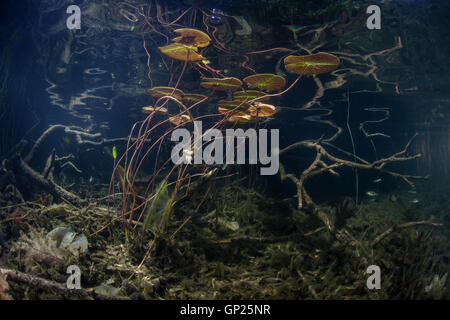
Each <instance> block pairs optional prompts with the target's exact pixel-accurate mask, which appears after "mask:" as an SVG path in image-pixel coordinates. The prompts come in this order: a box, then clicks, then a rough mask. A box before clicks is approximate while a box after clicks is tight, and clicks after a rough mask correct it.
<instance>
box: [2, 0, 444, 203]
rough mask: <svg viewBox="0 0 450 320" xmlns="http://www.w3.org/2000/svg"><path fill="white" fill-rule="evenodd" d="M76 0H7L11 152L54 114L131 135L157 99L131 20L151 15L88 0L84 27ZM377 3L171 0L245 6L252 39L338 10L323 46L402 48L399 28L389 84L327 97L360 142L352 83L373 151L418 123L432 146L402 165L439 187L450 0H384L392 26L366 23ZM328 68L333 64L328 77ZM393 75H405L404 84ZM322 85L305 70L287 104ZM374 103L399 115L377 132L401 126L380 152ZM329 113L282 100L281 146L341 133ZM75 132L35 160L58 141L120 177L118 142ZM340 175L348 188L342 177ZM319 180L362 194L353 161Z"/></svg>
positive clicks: (387, 66) (288, 190) (257, 45)
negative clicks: (326, 117) (104, 144)
mask: <svg viewBox="0 0 450 320" xmlns="http://www.w3.org/2000/svg"><path fill="white" fill-rule="evenodd" d="M130 3H132V4H134V5H136V4H139V3H140V2H139V1H132V2H130ZM152 3H153V1H152ZM70 4H72V2H69V1H37V0H36V1H12V0H8V1H3V2H2V4H1V6H2V10H1V13H0V18H1V26H0V28H1V29H0V35H1V37H0V41H1V59H2V60H1V61H2V64H1V66H2V69H1V74H2V75H3V77H2V82H1V83H2V91H1V101H0V103H1V106H2V118H1V119H0V120H1V123H2V126H1V134H2V139H1V153H2V154H5V153H7V151H8V150H9V149H10V148H11V147H12V146H14V145H15V144H16V143H18V142H19V141H20V140H21V139H23V138H26V139H27V140H30V141H31V142H32V141H34V140H35V139H36V138H37V137H39V135H40V134H41V133H42V132H43V131H44V130H45V129H46V128H48V126H49V125H51V124H64V125H74V126H79V127H80V128H83V129H84V130H87V131H90V132H100V133H102V135H103V136H104V137H107V138H115V137H125V136H127V135H128V134H129V132H130V128H131V126H132V125H133V123H134V122H136V121H137V120H142V119H143V115H142V114H141V113H140V108H141V107H142V106H145V105H148V104H150V103H151V100H150V98H149V96H148V95H146V93H145V91H146V89H148V88H149V87H150V86H151V83H150V81H149V79H148V78H147V72H148V69H147V65H146V64H147V55H146V53H145V50H144V49H143V44H142V42H143V37H142V35H141V34H140V33H139V32H137V30H136V31H132V29H131V28H132V26H138V25H139V23H141V22H142V18H141V17H139V16H137V19H138V21H137V22H136V23H132V22H130V21H129V20H127V19H126V18H124V16H123V15H122V14H121V13H120V9H126V10H128V11H130V12H132V10H131V8H130V6H128V5H127V4H126V3H125V2H119V1H110V2H108V3H103V2H101V1H83V2H81V1H80V2H79V3H77V5H79V6H80V7H81V12H82V28H81V30H77V31H69V30H68V29H67V28H66V26H65V20H66V18H67V16H68V15H67V14H66V12H65V10H66V8H67V6H68V5H70ZM368 4H371V2H366V1H225V0H222V1H169V2H164V6H165V7H164V8H165V9H166V10H169V11H170V12H175V13H177V12H182V10H185V9H187V8H189V7H190V6H196V7H199V8H201V9H203V10H210V9H212V8H219V9H221V10H223V11H224V12H226V14H228V15H241V16H244V17H245V18H246V20H247V21H248V22H249V24H250V25H251V26H252V27H253V29H254V30H253V33H252V35H251V36H250V37H249V38H248V39H246V40H242V39H240V40H239V39H238V40H239V41H241V42H240V43H241V45H248V46H249V48H251V49H252V50H262V49H267V48H271V47H274V46H277V47H278V46H284V47H289V46H291V47H292V34H291V33H290V32H289V31H288V30H287V29H286V28H285V27H283V26H284V25H286V24H299V25H315V26H320V25H323V24H325V23H327V22H329V21H332V20H334V19H336V18H338V19H339V21H338V22H337V23H336V24H335V26H334V27H333V28H330V30H327V31H326V35H325V39H326V41H327V44H326V45H325V46H324V47H322V48H321V50H323V51H329V52H333V51H338V52H339V51H345V52H354V53H357V54H361V55H367V54H369V53H370V52H377V51H379V50H383V49H388V48H390V47H393V46H394V44H395V40H394V39H395V37H401V39H402V44H403V48H402V49H401V50H398V51H393V52H392V53H391V54H387V55H381V56H376V57H375V58H374V61H375V62H376V66H377V76H378V77H379V79H378V80H381V84H380V81H377V80H376V79H374V78H371V77H361V76H356V75H349V76H348V77H346V78H345V79H346V81H347V82H346V83H345V84H344V85H343V86H341V87H340V88H338V89H333V90H328V91H326V93H325V95H324V97H323V98H321V99H320V104H321V105H322V106H323V107H329V108H331V109H332V110H333V111H334V113H333V115H332V116H331V117H330V119H332V120H333V121H334V122H335V123H336V124H337V125H339V126H340V127H342V128H343V130H344V131H343V133H342V134H341V136H340V137H339V138H338V139H337V140H336V142H335V144H336V145H338V146H339V147H340V148H342V149H345V150H347V151H351V150H352V146H351V141H350V137H349V133H348V130H347V127H346V117H347V101H346V94H347V91H348V92H350V103H351V109H350V123H349V125H350V128H351V130H352V133H353V137H354V141H355V148H356V153H357V155H358V156H361V157H363V158H366V159H367V160H370V161H373V160H375V159H376V157H383V156H387V155H390V154H392V153H394V152H397V151H400V150H401V149H402V148H403V147H404V145H405V144H406V142H407V141H408V140H409V139H410V137H411V136H412V135H413V134H414V133H416V132H417V133H419V137H418V139H417V141H416V143H415V144H414V145H413V147H412V150H411V152H413V151H420V152H425V153H426V154H425V155H424V157H423V158H422V159H421V160H419V161H413V162H410V163H401V164H399V165H395V166H393V167H392V168H395V169H398V170H399V171H400V172H410V173H417V174H431V178H432V179H433V180H432V181H433V183H434V184H435V185H436V186H438V185H448V179H449V171H448V163H449V160H450V155H449V148H450V143H449V139H450V135H449V120H450V111H449V104H450V94H449V92H450V85H449V83H450V82H449V76H448V74H449V73H448V72H449V71H450V70H449V69H450V67H449V66H450V63H449V62H450V58H449V57H450V45H449V43H450V41H449V40H450V35H449V28H448V18H450V11H449V2H448V1H437V0H436V1H431V0H430V1H425V0H422V1H420V0H416V1H412V0H405V1H401V0H398V1H385V2H383V3H381V4H380V6H381V8H382V29H381V30H367V28H365V25H364V22H365V19H366V17H367V14H366V13H365V8H366V7H367V5H368ZM230 24H231V26H232V28H234V29H235V30H236V29H238V28H239V26H238V25H236V23H235V22H230ZM200 26H201V25H199V26H198V27H200ZM256 26H257V27H256ZM155 39H156V40H155V41H156V42H155V43H149V51H150V53H151V55H152V60H151V66H152V70H153V71H152V72H153V73H152V80H153V81H154V82H155V84H158V85H165V84H166V82H167V74H165V73H164V70H163V69H162V68H161V66H160V63H161V59H160V58H159V57H158V54H157V49H156V46H157V45H162V44H163V42H164V41H163V39H162V38H157V37H156V38H155ZM158 41H159V42H158ZM245 41H247V43H246V42H245ZM230 46H233V43H231V44H230ZM244 49H245V48H244ZM252 50H248V51H252ZM279 56H280V55H279ZM279 56H276V55H273V56H272V57H270V59H268V60H267V61H265V60H264V58H262V57H255V58H254V60H253V61H252V62H253V67H254V68H255V69H256V70H257V72H274V61H276V59H277V58H278V57H279ZM208 58H210V60H211V61H212V63H213V64H214V67H217V68H224V67H227V65H226V63H224V64H223V65H221V64H220V61H228V60H227V57H223V56H220V55H219V54H217V55H215V54H213V53H211V56H210V57H208ZM229 60H230V59H229ZM231 60H232V59H231ZM361 62H362V63H366V62H367V61H361ZM343 66H344V67H347V68H356V69H358V68H361V69H358V70H363V71H364V70H367V66H360V65H352V64H351V63H349V62H348V61H343ZM234 72H236V73H237V72H242V71H237V69H236V70H235V69H230V73H231V74H230V75H233V76H245V75H249V74H248V73H247V74H236V73H234ZM233 73H234V74H233ZM287 77H288V82H289V83H290V82H292V81H293V80H294V79H295V75H289V74H288V75H287ZM327 77H328V76H327V75H324V79H327ZM196 80H197V79H196V74H195V72H190V73H187V74H186V78H185V81H184V82H183V83H182V85H183V86H186V87H189V86H190V85H191V84H190V83H189V82H190V81H191V82H192V83H195V81H196ZM392 83H395V84H396V85H397V87H398V88H399V90H400V93H398V92H396V89H395V85H393V84H392ZM377 84H380V86H381V88H382V91H381V92H366V93H356V92H357V91H361V90H369V91H374V90H376V86H377ZM314 90H315V85H314V82H313V81H312V80H311V79H310V78H306V77H305V79H302V80H301V82H300V84H298V85H297V86H296V87H295V88H294V89H293V90H292V91H290V92H289V93H287V94H286V95H285V96H283V97H282V98H279V99H276V100H275V101H276V103H277V105H278V106H282V107H289V108H298V107H301V106H302V105H304V104H305V103H307V102H308V101H310V100H311V98H312V96H313V94H314V92H315V91H314ZM367 107H388V108H390V112H391V115H390V119H389V120H388V121H386V122H384V123H382V124H374V125H368V128H370V129H371V130H373V131H378V130H381V131H382V132H384V133H386V134H388V135H390V136H391V137H392V138H391V139H385V138H374V143H375V145H376V147H377V150H376V151H377V154H375V151H374V149H373V146H372V144H371V143H370V142H369V141H368V139H367V138H366V137H364V136H363V135H362V133H361V132H360V130H359V124H360V123H361V122H362V121H365V120H376V119H379V114H377V113H370V112H367V111H364V108H367ZM318 113H320V111H294V110H282V111H281V112H280V113H279V114H277V115H276V117H275V119H274V120H273V121H271V122H269V124H268V128H280V130H281V137H280V139H281V140H280V145H281V147H284V146H287V145H289V144H290V143H293V142H295V141H298V140H301V139H312V138H315V139H317V138H319V137H320V136H321V135H325V136H327V135H330V134H332V133H333V132H334V129H333V128H330V127H329V126H327V125H323V124H318V123H315V122H310V121H306V120H305V119H304V118H305V116H309V115H314V114H318ZM72 142H73V141H70V140H65V141H64V140H62V139H61V137H52V138H51V139H49V140H48V141H47V142H46V145H45V146H44V147H43V148H42V149H41V150H40V154H39V156H38V157H37V159H36V160H35V161H36V163H35V165H37V166H38V167H39V166H41V167H42V166H43V163H44V161H45V159H46V157H47V156H48V154H49V152H50V150H51V149H52V148H56V150H57V152H58V154H60V155H63V154H67V153H74V154H76V155H77V157H78V163H77V164H78V165H79V166H80V168H82V169H83V171H84V172H85V173H84V175H85V176H86V177H89V176H91V175H94V176H95V175H96V174H100V171H101V170H103V171H105V172H104V174H103V178H105V177H108V176H109V173H110V171H109V170H110V167H111V166H112V163H111V159H110V155H109V154H108V152H107V151H105V150H100V151H99V150H97V151H93V152H85V151H83V152H80V151H79V150H77V148H76V145H75V144H74V143H72ZM119 148H120V147H119ZM122 151H123V149H122ZM311 157H312V153H310V152H308V151H305V150H298V151H296V152H293V153H292V154H289V155H287V156H286V157H285V158H282V162H283V163H284V164H285V166H286V167H287V168H289V171H290V172H299V171H300V170H301V169H302V168H304V167H305V165H307V164H308V163H309V161H310V160H311ZM105 169H106V170H105ZM359 174H360V183H361V185H360V189H361V193H363V192H364V191H365V190H370V189H371V188H373V185H372V180H373V179H375V178H377V177H378V175H377V174H376V173H373V172H359ZM383 178H384V179H385V180H384V182H383V186H382V188H383V191H385V192H388V191H389V190H391V189H393V188H395V187H396V186H397V183H399V181H398V180H395V179H392V178H388V177H383ZM268 179H269V181H271V182H273V183H274V184H272V186H273V188H272V191H273V192H274V193H275V194H280V195H284V194H292V193H293V192H294V191H295V189H294V187H293V186H290V185H289V183H283V184H281V185H280V184H279V179H278V178H277V177H272V178H268ZM336 184H339V186H340V187H339V188H336V187H335V185H336ZM275 186H278V187H275ZM280 186H282V187H280ZM309 188H310V189H311V192H312V193H313V194H315V196H316V197H319V198H320V197H322V199H321V200H326V199H327V198H330V197H332V198H335V197H339V196H343V195H351V194H353V193H354V191H353V189H354V172H353V171H352V170H351V169H348V170H344V171H343V172H342V174H341V176H340V177H330V176H323V177H319V178H317V179H314V180H313V181H311V182H310V184H309ZM377 188H381V187H378V186H377Z"/></svg>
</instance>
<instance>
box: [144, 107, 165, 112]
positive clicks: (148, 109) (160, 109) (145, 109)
mask: <svg viewBox="0 0 450 320" xmlns="http://www.w3.org/2000/svg"><path fill="white" fill-rule="evenodd" d="M142 112H143V113H146V114H150V113H152V112H156V113H157V114H167V109H166V108H164V107H157V108H154V107H152V106H147V107H143V108H142Z"/></svg>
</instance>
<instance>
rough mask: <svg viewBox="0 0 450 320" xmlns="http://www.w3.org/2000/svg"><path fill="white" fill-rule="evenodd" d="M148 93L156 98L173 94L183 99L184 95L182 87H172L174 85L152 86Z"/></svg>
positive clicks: (178, 98) (176, 97)
mask: <svg viewBox="0 0 450 320" xmlns="http://www.w3.org/2000/svg"><path fill="white" fill-rule="evenodd" d="M147 93H148V94H149V95H151V96H152V97H155V98H162V97H165V96H172V97H174V98H175V99H177V100H182V99H183V96H184V92H183V91H181V90H180V89H176V88H172V87H153V88H150V89H149V90H148V91H147Z"/></svg>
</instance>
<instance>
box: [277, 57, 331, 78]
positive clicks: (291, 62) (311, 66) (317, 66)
mask: <svg viewBox="0 0 450 320" xmlns="http://www.w3.org/2000/svg"><path fill="white" fill-rule="evenodd" d="M284 64H285V66H286V70H288V71H290V72H293V73H297V74H320V73H326V72H330V71H333V70H334V69H336V68H337V67H338V65H339V58H338V57H336V56H334V55H332V54H330V53H326V52H319V53H316V54H310V55H306V56H289V57H286V58H285V59H284Z"/></svg>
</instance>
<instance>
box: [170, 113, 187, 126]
mask: <svg viewBox="0 0 450 320" xmlns="http://www.w3.org/2000/svg"><path fill="white" fill-rule="evenodd" d="M169 121H170V122H171V123H173V124H174V125H176V126H178V125H180V124H184V123H186V122H190V121H191V117H189V116H188V115H187V114H182V115H180V116H173V117H170V118H169Z"/></svg>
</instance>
